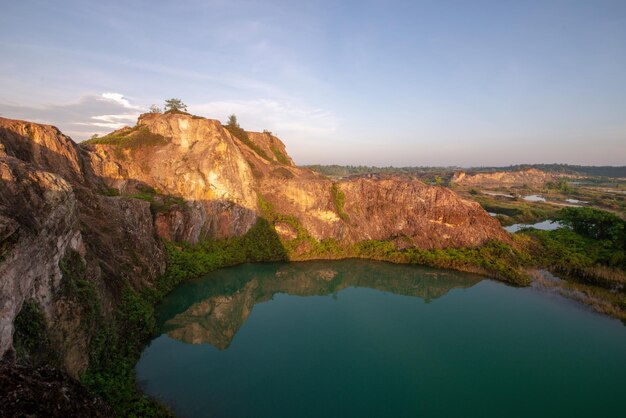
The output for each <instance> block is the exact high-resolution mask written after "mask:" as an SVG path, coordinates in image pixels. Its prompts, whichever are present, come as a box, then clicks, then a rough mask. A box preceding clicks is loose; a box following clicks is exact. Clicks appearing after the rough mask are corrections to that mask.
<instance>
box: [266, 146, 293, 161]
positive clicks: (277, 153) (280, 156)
mask: <svg viewBox="0 0 626 418" xmlns="http://www.w3.org/2000/svg"><path fill="white" fill-rule="evenodd" d="M270 149H271V150H272V154H274V156H275V157H276V160H277V161H278V162H279V163H281V164H285V165H289V158H287V156H286V155H285V154H283V153H282V151H281V150H279V149H278V148H276V146H275V145H274V144H272V145H270Z"/></svg>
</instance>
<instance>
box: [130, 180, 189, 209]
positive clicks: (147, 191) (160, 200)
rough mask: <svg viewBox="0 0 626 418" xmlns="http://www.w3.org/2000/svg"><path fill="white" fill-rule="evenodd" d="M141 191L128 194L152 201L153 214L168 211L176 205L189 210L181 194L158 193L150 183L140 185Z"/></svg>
mask: <svg viewBox="0 0 626 418" xmlns="http://www.w3.org/2000/svg"><path fill="white" fill-rule="evenodd" d="M137 189H138V190H139V191H140V193H134V194H131V195H128V197H131V198H133V199H140V200H145V201H146V202H149V203H150V211H151V212H152V213H153V214H157V213H168V212H169V211H170V210H171V209H172V206H174V205H176V206H178V207H180V208H181V209H182V210H187V204H186V202H185V199H183V198H182V197H179V196H172V195H166V194H160V193H158V192H157V191H156V190H155V189H154V188H152V187H150V186H148V185H140V186H138V187H137Z"/></svg>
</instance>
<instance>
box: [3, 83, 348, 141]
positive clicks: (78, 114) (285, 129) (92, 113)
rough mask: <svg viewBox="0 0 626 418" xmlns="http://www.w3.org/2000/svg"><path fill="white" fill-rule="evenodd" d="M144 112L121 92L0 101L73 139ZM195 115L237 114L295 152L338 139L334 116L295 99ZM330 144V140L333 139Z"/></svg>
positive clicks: (204, 107)
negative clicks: (30, 102) (27, 102)
mask: <svg viewBox="0 0 626 418" xmlns="http://www.w3.org/2000/svg"><path fill="white" fill-rule="evenodd" d="M144 109H145V107H144V106H142V105H140V104H137V103H134V102H133V101H132V100H130V99H129V98H127V97H124V95H123V94H121V93H111V92H107V93H102V94H99V95H96V94H92V95H85V96H83V97H81V98H80V99H79V100H77V101H75V102H71V103H64V104H58V103H57V104H49V105H42V106H38V107H36V106H22V105H15V104H10V103H3V102H0V116H2V117H8V118H15V119H25V120H28V121H32V122H37V123H46V124H52V125H55V126H57V127H58V128H59V129H60V130H61V131H62V132H63V133H64V134H66V135H69V136H71V137H72V138H73V139H74V140H75V141H82V140H84V139H87V138H89V137H90V136H92V135H93V134H98V135H105V134H107V133H109V132H111V131H113V130H116V129H120V128H122V127H124V126H127V125H131V126H132V125H134V124H135V121H136V120H137V118H138V117H139V115H140V114H141V112H142V111H143V110H144ZM189 111H190V112H191V113H194V114H198V115H202V116H207V117H209V118H213V119H219V120H221V121H226V119H227V118H228V116H229V115H231V114H233V113H234V114H236V115H237V118H238V120H239V123H240V124H241V126H242V127H243V128H245V129H247V130H250V131H262V130H264V129H267V130H270V131H272V132H274V134H276V135H279V136H280V137H281V139H283V140H284V141H285V142H286V143H287V144H288V146H290V148H292V149H293V150H294V151H296V150H298V149H301V148H303V149H308V148H310V145H311V144H316V146H318V145H319V144H320V142H327V143H329V144H330V142H331V140H332V139H333V138H335V137H336V135H337V132H336V131H337V126H338V125H339V120H338V118H337V117H336V116H335V115H333V114H332V113H331V112H329V111H326V110H323V109H318V108H314V107H310V106H307V105H304V104H301V103H297V102H293V101H280V100H269V99H249V100H230V101H213V102H207V103H199V104H189ZM332 143H334V141H332Z"/></svg>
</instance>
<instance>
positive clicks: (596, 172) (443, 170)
mask: <svg viewBox="0 0 626 418" xmlns="http://www.w3.org/2000/svg"><path fill="white" fill-rule="evenodd" d="M306 167H307V168H309V169H311V170H313V171H317V172H318V173H320V174H323V175H325V176H330V177H347V176H351V175H361V174H373V173H385V174H414V175H417V176H423V175H439V176H442V177H449V176H451V175H452V173H453V172H455V171H459V170H463V171H465V172H466V173H476V172H493V171H520V170H527V169H529V168H535V169H537V170H541V171H545V172H548V173H561V174H579V175H583V176H592V177H598V176H599V177H612V178H626V166H585V165H569V164H518V165H510V166H508V167H471V168H465V169H462V168H461V167H422V166H418V167H392V166H389V167H375V166H363V165H359V166H354V165H319V164H315V165H308V166H306Z"/></svg>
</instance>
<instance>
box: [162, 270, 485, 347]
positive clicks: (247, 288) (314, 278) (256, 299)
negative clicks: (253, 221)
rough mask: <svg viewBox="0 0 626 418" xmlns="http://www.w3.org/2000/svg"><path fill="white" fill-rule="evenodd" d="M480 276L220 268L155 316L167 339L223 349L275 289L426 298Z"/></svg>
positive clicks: (172, 299)
mask: <svg viewBox="0 0 626 418" xmlns="http://www.w3.org/2000/svg"><path fill="white" fill-rule="evenodd" d="M329 266H330V267H329ZM480 280H481V278H480V277H478V276H472V275H469V274H466V273H463V274H461V273H456V272H452V271H445V270H434V269H429V268H426V267H419V266H406V265H393V264H389V263H382V262H375V261H364V260H343V261H335V262H333V263H332V264H329V263H328V262H324V261H319V262H303V263H272V264H261V265H260V264H255V265H246V266H239V267H237V268H235V269H223V270H219V271H217V272H214V273H212V274H210V275H209V276H207V277H205V278H203V279H201V280H198V281H195V282H192V283H188V284H185V285H183V286H181V287H179V288H177V289H176V290H175V291H174V292H173V293H172V294H171V295H169V296H168V298H167V300H166V302H164V304H163V305H161V306H160V307H159V309H158V314H159V318H160V325H161V331H162V332H163V333H166V334H167V335H169V336H170V337H171V338H174V339H177V340H180V341H183V342H186V343H189V344H203V343H209V344H211V345H213V346H215V347H217V348H218V349H221V350H223V349H226V348H228V346H229V345H230V343H231V341H232V339H233V337H234V336H235V334H236V333H237V331H238V330H239V329H240V328H241V326H242V325H243V324H244V322H245V321H246V319H247V318H248V317H249V315H250V313H251V312H252V309H253V307H254V305H255V304H257V303H262V302H265V301H268V300H271V299H272V297H273V296H274V295H275V294H278V293H286V294H289V295H294V296H313V295H329V294H336V293H337V292H339V291H340V290H342V289H345V288H348V287H364V288H371V289H376V290H379V291H382V292H390V293H393V294H397V295H406V296H416V297H419V298H422V299H424V300H425V301H426V302H429V301H431V300H433V299H436V298H439V297H441V296H443V295H445V294H446V293H448V292H449V291H450V290H451V289H454V288H468V287H471V286H473V285H475V284H476V283H478V282H479V281H480Z"/></svg>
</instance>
